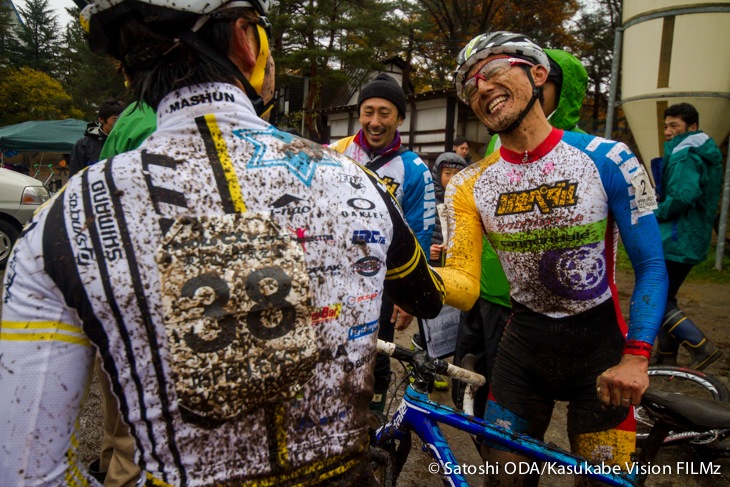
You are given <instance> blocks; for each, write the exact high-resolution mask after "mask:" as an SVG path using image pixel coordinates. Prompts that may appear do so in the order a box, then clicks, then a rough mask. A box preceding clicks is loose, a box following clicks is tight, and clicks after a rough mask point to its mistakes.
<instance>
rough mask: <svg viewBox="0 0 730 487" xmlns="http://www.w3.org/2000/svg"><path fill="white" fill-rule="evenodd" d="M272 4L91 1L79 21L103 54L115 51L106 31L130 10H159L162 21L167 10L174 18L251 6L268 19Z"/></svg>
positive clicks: (261, 0) (254, 0) (266, 0)
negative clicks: (116, 19)
mask: <svg viewBox="0 0 730 487" xmlns="http://www.w3.org/2000/svg"><path fill="white" fill-rule="evenodd" d="M272 2H273V0H90V1H89V4H88V5H87V6H86V7H84V8H83V10H82V11H81V14H80V15H79V20H80V22H81V27H82V28H83V29H84V30H85V31H86V33H87V34H88V39H89V47H90V48H91V50H92V51H94V52H96V53H98V54H102V53H110V51H112V50H111V49H110V47H111V46H110V45H109V40H108V38H107V35H106V32H105V31H106V30H107V29H108V28H109V26H110V25H111V24H113V23H114V20H115V18H116V17H117V16H121V15H122V14H124V13H125V12H127V11H129V10H144V8H145V7H146V6H149V7H153V8H155V7H156V12H158V13H156V14H155V16H154V18H155V19H157V20H160V21H164V20H165V19H164V16H163V15H161V14H160V13H159V12H164V10H169V14H170V15H171V16H172V15H174V14H175V13H190V14H198V15H209V14H214V13H216V12H221V11H223V10H227V9H231V8H236V7H250V8H253V9H255V10H256V11H257V12H258V13H259V15H261V16H266V14H267V13H268V12H269V8H270V7H271V4H272ZM115 7H117V8H115ZM124 7H127V8H124ZM163 9H164V10H163ZM97 19H98V21H97Z"/></svg>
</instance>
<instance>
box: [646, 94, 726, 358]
mask: <svg viewBox="0 0 730 487" xmlns="http://www.w3.org/2000/svg"><path fill="white" fill-rule="evenodd" d="M699 123H700V116H699V114H698V113H697V110H696V109H695V107H693V106H692V105H690V104H689V103H678V104H676V105H672V106H670V107H669V108H667V109H666V110H665V111H664V138H665V139H666V140H667V141H666V142H665V143H664V169H663V171H662V185H661V187H662V192H661V194H660V195H659V208H657V209H656V210H655V211H654V214H655V215H656V217H657V221H658V222H659V231H660V232H661V236H662V246H663V247H664V260H665V262H666V264H667V274H668V275H669V292H668V295H667V309H666V312H665V314H664V319H663V321H662V327H661V329H660V330H659V334H658V335H657V338H658V341H659V346H658V353H657V356H656V357H655V361H656V362H657V363H659V364H666V365H676V363H677V352H678V350H679V345H680V344H681V345H683V346H684V347H685V348H686V349H687V350H688V351H689V353H690V355H691V356H692V359H691V363H690V367H691V368H693V369H697V370H702V369H704V368H705V367H707V366H708V365H710V364H711V363H712V362H714V361H715V360H717V359H718V358H720V355H722V351H721V350H720V349H719V348H717V347H716V346H715V345H713V344H712V343H710V342H709V341H708V340H707V338H706V337H705V335H704V333H702V331H701V330H700V329H699V328H697V326H696V325H695V324H694V323H693V322H692V320H690V319H689V318H687V317H686V316H685V315H684V313H683V312H682V310H680V309H679V307H678V306H677V291H679V288H680V286H681V285H682V283H683V282H684V280H685V278H686V277H687V274H689V271H690V270H692V267H694V266H695V265H696V264H699V263H700V262H702V261H703V260H705V259H706V258H707V252H708V250H709V247H710V239H711V238H712V224H713V222H714V221H715V214H716V212H717V202H718V200H719V198H720V189H721V181H722V154H721V153H720V149H718V148H717V145H715V141H713V140H712V139H711V138H710V137H709V136H707V134H705V133H704V132H702V131H701V130H699V129H698V127H699Z"/></svg>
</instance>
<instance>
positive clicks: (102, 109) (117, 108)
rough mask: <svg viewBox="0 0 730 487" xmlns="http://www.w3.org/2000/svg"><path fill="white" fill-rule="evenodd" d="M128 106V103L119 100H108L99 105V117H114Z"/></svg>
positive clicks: (104, 118)
mask: <svg viewBox="0 0 730 487" xmlns="http://www.w3.org/2000/svg"><path fill="white" fill-rule="evenodd" d="M125 108H126V105H125V104H124V103H122V102H121V101H119V100H106V101H104V102H103V103H102V104H101V105H99V118H100V119H102V120H106V119H107V118H109V117H113V116H114V115H117V116H118V115H120V114H121V113H122V112H123V111H124V109H125Z"/></svg>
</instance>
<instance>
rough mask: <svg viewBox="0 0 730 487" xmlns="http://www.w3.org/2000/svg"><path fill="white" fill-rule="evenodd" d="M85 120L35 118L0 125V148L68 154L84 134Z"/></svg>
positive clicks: (3, 149)
mask: <svg viewBox="0 0 730 487" xmlns="http://www.w3.org/2000/svg"><path fill="white" fill-rule="evenodd" d="M86 125H87V122H84V121H82V120H76V119H73V118H68V119H66V120H36V121H30V122H23V123H19V124H16V125H8V126H7V127H0V150H1V151H2V152H5V151H11V150H12V151H17V152H60V153H65V154H68V153H70V152H71V150H72V149H73V146H74V144H76V141H77V140H79V139H80V138H81V137H83V135H84V131H85V130H86Z"/></svg>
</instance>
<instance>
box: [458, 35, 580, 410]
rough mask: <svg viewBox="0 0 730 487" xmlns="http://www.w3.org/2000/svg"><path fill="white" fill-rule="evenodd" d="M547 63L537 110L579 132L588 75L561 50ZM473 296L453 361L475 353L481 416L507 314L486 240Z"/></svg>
mask: <svg viewBox="0 0 730 487" xmlns="http://www.w3.org/2000/svg"><path fill="white" fill-rule="evenodd" d="M545 54H547V56H548V60H549V61H550V74H548V79H547V81H546V82H545V84H544V85H543V90H542V96H543V98H542V100H541V104H542V108H543V110H544V112H545V114H546V115H547V119H548V121H549V122H550V125H552V126H553V127H555V128H558V129H561V130H569V131H571V132H577V133H581V134H582V133H585V132H584V131H583V130H581V129H580V127H578V121H579V120H580V111H581V108H582V107H583V99H584V98H585V95H586V90H587V89H588V73H587V72H586V69H585V67H584V66H583V64H582V63H581V62H580V60H579V59H578V58H577V57H575V56H573V55H572V54H570V53H569V52H566V51H563V50H561V49H545ZM501 145H502V144H501V142H500V138H499V135H496V134H495V135H494V136H492V137H491V138H490V140H489V144H488V146H487V152H486V155H487V156H489V155H490V154H492V153H493V152H494V151H495V150H498V149H499V147H500V146H501ZM479 289H480V291H479V298H478V299H477V302H476V304H475V305H474V307H473V308H472V309H471V310H469V311H464V312H462V314H461V320H460V322H459V332H458V335H457V340H456V352H455V353H454V364H456V365H459V364H460V363H461V360H462V358H463V357H464V355H466V354H472V355H474V356H475V357H476V365H475V370H476V371H477V372H479V373H480V374H482V375H483V376H484V377H486V378H487V383H486V384H485V386H484V387H480V388H479V389H478V390H477V393H476V396H475V398H474V414H475V415H477V416H478V417H482V416H483V415H484V411H485V409H486V406H487V396H488V394H489V377H490V375H491V372H492V369H493V368H494V359H495V357H496V356H497V346H498V345H499V340H500V339H501V338H502V334H503V333H504V328H505V326H507V321H508V320H509V315H510V313H511V312H512V304H511V302H510V290H509V283H508V282H507V276H505V275H504V270H503V269H502V264H500V263H499V258H498V257H497V252H496V251H495V250H494V247H492V244H491V243H490V242H489V240H488V239H487V238H486V237H484V239H483V242H482V273H481V278H480V285H479ZM452 387H453V389H452V397H453V400H454V404H457V405H459V406H461V401H462V399H463V395H464V385H463V383H462V382H459V381H452Z"/></svg>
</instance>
